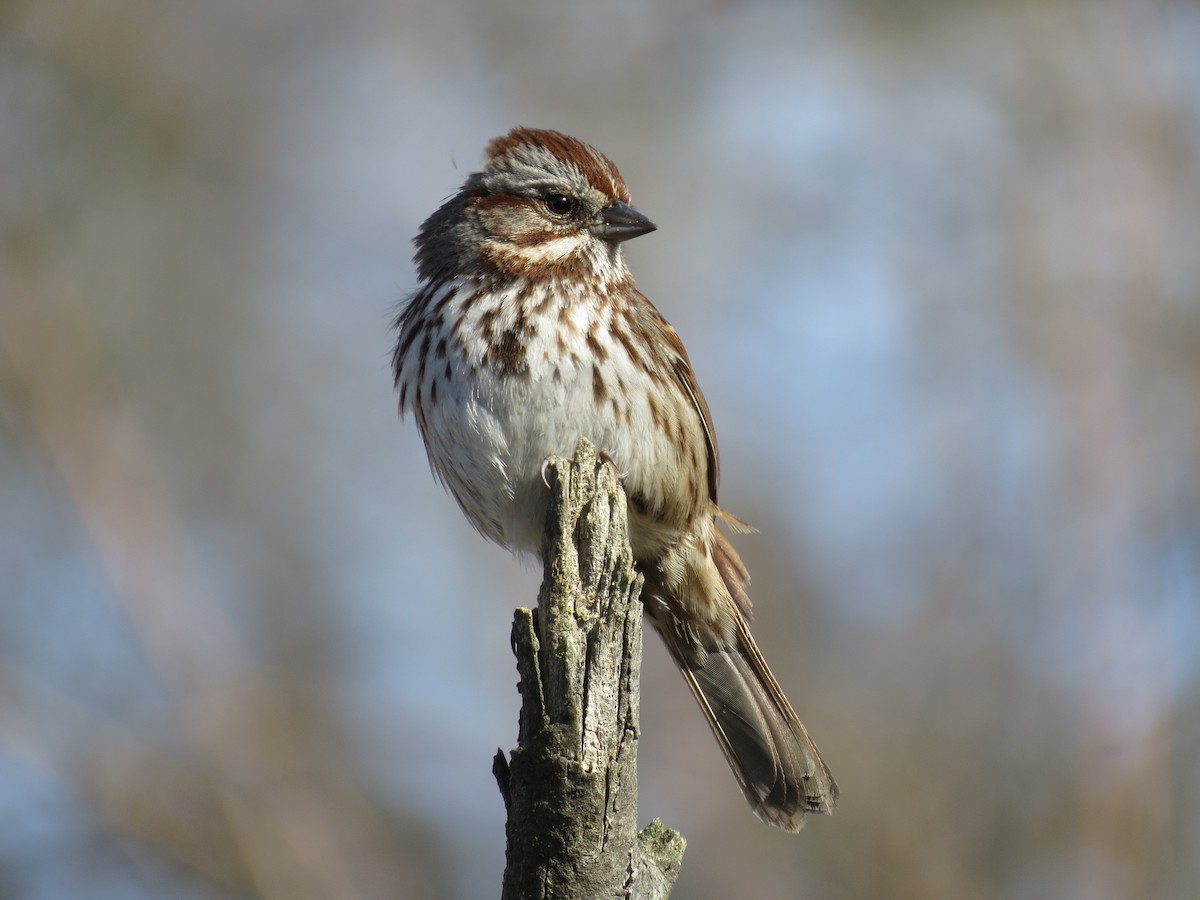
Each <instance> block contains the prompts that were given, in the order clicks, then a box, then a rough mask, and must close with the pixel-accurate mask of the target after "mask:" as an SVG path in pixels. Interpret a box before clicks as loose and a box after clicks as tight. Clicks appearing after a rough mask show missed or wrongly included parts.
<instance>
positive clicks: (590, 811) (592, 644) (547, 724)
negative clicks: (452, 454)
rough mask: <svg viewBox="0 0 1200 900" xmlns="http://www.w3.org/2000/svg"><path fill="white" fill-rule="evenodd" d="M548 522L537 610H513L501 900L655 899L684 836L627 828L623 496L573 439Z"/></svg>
mask: <svg viewBox="0 0 1200 900" xmlns="http://www.w3.org/2000/svg"><path fill="white" fill-rule="evenodd" d="M546 480H547V482H548V483H549V486H550V496H551V501H550V512H549V515H548V516H547V520H546V532H545V535H544V537H543V543H542V557H543V560H544V565H545V575H544V579H543V582H542V588H541V592H540V593H539V595H538V608H537V610H536V611H535V612H531V611H530V610H528V609H518V610H517V611H516V614H515V617H514V621H513V633H512V638H513V650H514V652H515V653H516V657H517V671H518V672H519V674H520V691H521V722H520V732H519V737H518V746H517V748H516V749H515V750H513V751H512V754H511V757H510V758H509V759H505V756H504V753H503V751H500V752H497V754H496V760H495V766H494V771H495V774H496V780H497V781H498V782H499V784H500V792H501V794H503V796H504V803H505V806H506V807H507V809H508V824H507V828H506V831H507V838H508V848H507V866H506V868H505V871H504V893H503V897H504V900H543V898H544V900H558V898H562V900H568V898H569V900H584V898H599V897H628V898H638V900H658V898H664V897H666V896H667V895H668V894H669V893H670V891H671V886H672V885H673V884H674V882H675V878H676V877H677V876H678V874H679V867H680V863H681V861H682V858H683V850H684V840H683V838H682V837H681V836H680V835H679V834H678V833H676V832H675V831H672V830H671V829H669V828H666V827H665V826H664V825H663V824H662V823H661V822H659V821H657V820H655V821H653V822H651V823H650V824H649V825H648V826H646V828H644V829H643V830H642V831H641V832H638V830H637V742H638V727H639V726H638V702H639V701H638V680H639V671H640V668H641V658H642V605H641V602H640V601H639V599H638V594H639V591H640V589H641V584H642V579H641V576H640V575H638V574H637V573H636V571H635V570H634V568H633V555H632V553H631V551H630V549H629V535H628V525H627V518H626V508H625V494H624V492H623V491H622V489H621V484H620V480H619V478H618V477H617V474H616V472H615V471H614V470H613V467H612V465H611V464H610V463H607V462H602V461H600V460H599V459H598V458H597V454H596V450H595V448H594V447H593V446H592V445H591V444H590V443H588V442H587V441H581V442H580V444H579V447H578V448H577V449H576V451H575V459H574V461H572V460H566V459H556V460H552V461H551V462H550V463H549V464H548V466H547V470H546Z"/></svg>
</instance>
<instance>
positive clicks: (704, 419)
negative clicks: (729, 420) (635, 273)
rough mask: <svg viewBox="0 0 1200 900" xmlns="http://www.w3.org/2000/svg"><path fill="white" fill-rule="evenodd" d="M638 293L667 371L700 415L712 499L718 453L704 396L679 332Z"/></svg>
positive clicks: (709, 494)
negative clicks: (643, 303)
mask: <svg viewBox="0 0 1200 900" xmlns="http://www.w3.org/2000/svg"><path fill="white" fill-rule="evenodd" d="M638 296H639V297H641V298H642V300H643V301H645V309H646V311H647V312H648V314H649V315H648V318H649V321H648V322H646V323H645V324H646V325H647V326H648V327H647V329H646V331H647V333H648V334H650V335H652V336H654V337H656V338H657V339H658V340H657V344H658V345H659V346H660V347H661V348H662V349H663V350H664V351H665V353H666V356H667V357H668V361H669V363H670V366H671V371H672V372H673V373H674V374H675V378H676V379H677V380H678V382H679V384H680V386H681V387H682V388H683V390H684V392H685V393H686V394H687V395H688V398H689V399H690V400H691V401H692V408H693V409H694V410H696V415H698V416H699V417H700V425H701V427H702V428H703V429H704V443H705V445H706V447H707V450H708V498H709V499H710V500H712V502H713V503H716V502H717V483H718V482H719V481H720V465H721V454H720V451H719V450H718V449H717V434H716V432H715V431H714V430H713V425H712V414H711V413H710V412H709V411H708V401H707V400H705V399H704V394H703V392H701V390H700V385H698V384H697V383H696V376H695V375H694V374H693V373H692V361H691V360H690V359H688V355H687V350H685V349H684V346H683V341H681V340H680V339H679V334H678V333H677V332H676V331H675V329H674V328H673V327H671V323H670V322H668V321H667V320H666V319H664V318H663V317H662V313H660V312H659V311H658V310H657V309H655V308H654V304H652V303H651V302H650V301H649V300H647V299H646V296H645V295H644V294H642V293H641V292H640V291H639V292H638Z"/></svg>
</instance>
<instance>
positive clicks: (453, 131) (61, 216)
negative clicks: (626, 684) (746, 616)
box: [0, 0, 1200, 900]
mask: <svg viewBox="0 0 1200 900" xmlns="http://www.w3.org/2000/svg"><path fill="white" fill-rule="evenodd" d="M1198 46H1200V7H1197V6H1196V5H1195V4H1192V3H1189V2H1185V0H1178V2H1173V3H1172V2H1161V3H1160V2H1138V3H1135V2H1128V3H1126V2H1116V0H1113V2H1104V0H1100V2H1093V0H1042V2H1028V3H1026V2H1017V3H1006V4H972V3H965V4H964V3H938V2H924V3H920V4H915V5H910V4H888V3H869V2H859V3H804V4H789V3H782V2H779V3H767V2H760V3H754V2H751V3H740V4H717V3H713V4H708V5H704V4H697V3H684V2H682V0H676V2H668V3H663V4H642V3H619V4H616V5H612V4H587V3H582V2H579V3H568V4H555V5H550V4H540V3H517V2H512V0H496V2H487V3H483V2H478V3H470V2H465V0H438V2H427V3H420V4H412V3H404V2H400V3H394V2H392V3H385V2H378V0H361V2H355V3H351V4H341V5H334V4H321V3H315V2H304V0H296V2H290V3H285V2H278V3H267V4H261V3H260V4H230V3H225V4H211V3H185V2H182V0H168V2H160V3H154V4H149V3H134V2H130V0H111V2H102V3H96V2H81V0H37V2H25V3H19V2H18V3H10V4H8V5H7V6H5V7H4V8H3V10H0V575H2V576H3V581H2V582H0V583H2V584H3V588H2V591H3V595H2V597H3V602H0V896H4V897H19V898H26V897H29V898H34V897H36V898H45V900H57V898H79V897H122V898H126V897H129V898H142V897H145V898H162V897H172V898H175V897H179V898H232V897H263V898H289V900H291V898H309V897H311V898H328V897H336V898H355V897H405V898H423V897H431V898H433V897H437V898H441V897H446V898H473V897H480V896H494V895H495V894H496V893H497V892H498V890H499V883H500V872H501V869H502V866H503V858H502V857H503V853H502V849H503V811H502V805H501V802H500V798H499V795H498V793H497V791H496V789H495V786H494V784H493V783H492V779H491V775H490V772H489V768H490V759H491V755H492V753H493V752H494V750H495V748H496V747H497V746H509V745H510V744H511V743H512V741H513V740H514V738H515V734H516V710H517V698H516V694H515V690H514V688H513V684H514V682H515V672H514V670H513V665H512V661H511V658H510V656H509V653H508V624H509V619H510V613H511V609H512V608H513V607H514V606H516V605H521V604H528V603H530V602H532V600H533V597H534V592H535V586H536V579H537V573H536V572H533V571H531V570H530V569H529V567H525V568H524V569H522V568H521V567H520V566H518V565H517V564H516V563H514V562H513V561H512V560H511V559H509V558H508V557H507V556H506V555H505V554H504V553H503V552H501V551H499V550H497V549H496V548H493V547H490V546H487V545H485V544H484V542H483V541H482V540H480V539H479V538H477V537H476V536H475V535H474V534H473V533H472V532H471V531H470V529H469V528H468V526H466V524H465V523H463V522H462V521H461V517H460V515H459V513H458V511H457V509H456V508H455V506H454V504H453V503H452V502H451V501H450V500H449V499H448V498H447V497H445V496H443V495H442V493H441V491H440V490H439V489H438V488H437V486H436V485H435V484H434V483H433V480H432V478H431V477H430V476H429V473H428V470H427V466H426V464H425V462H424V456H423V451H422V448H421V446H420V443H419V440H418V438H417V436H416V433H415V428H414V427H413V426H412V423H411V422H409V423H404V424H399V423H397V422H396V420H395V414H394V410H395V406H394V398H393V397H392V393H391V387H390V382H389V372H388V351H389V335H388V325H389V320H390V317H391V315H392V314H393V312H394V306H395V303H396V302H397V301H398V300H400V299H401V298H402V297H403V296H404V295H405V294H406V293H407V292H408V291H409V290H410V289H411V288H412V286H413V278H414V274H413V270H412V267H411V264H410V261H409V250H410V248H409V246H408V240H409V238H410V237H411V236H412V235H413V234H414V233H415V231H416V228H417V226H418V225H419V223H420V221H421V219H422V218H423V217H424V216H425V215H426V214H428V213H429V212H430V211H432V210H433V209H434V208H435V206H436V205H437V203H438V202H439V200H440V199H441V198H442V197H444V196H445V195H447V194H448V193H450V192H451V191H453V190H454V189H455V187H456V186H457V184H458V183H459V182H460V181H461V179H462V178H463V177H464V175H465V174H466V173H467V172H469V171H471V170H472V168H473V167H474V166H475V164H476V163H477V161H478V159H479V156H480V153H481V151H482V149H483V146H484V144H485V143H486V141H487V139H488V138H490V137H492V136H494V135H495V134H499V133H502V132H503V131H505V130H506V129H507V128H509V127H511V126H512V125H514V124H518V123H521V124H528V125H538V126H549V127H556V128H560V129H562V130H565V131H569V132H571V133H574V134H577V135H579V136H580V137H582V138H584V139H586V140H589V141H591V142H592V143H594V144H596V145H597V146H599V147H600V148H601V149H603V150H604V151H605V152H606V153H607V154H608V155H610V156H611V157H612V158H613V159H615V160H616V161H617V162H618V163H619V164H620V166H621V168H622V171H623V173H624V175H625V177H626V179H627V181H628V182H629V183H630V185H631V186H632V189H633V193H634V197H635V201H636V202H637V204H638V205H639V207H640V208H641V209H642V210H643V211H644V212H646V213H647V214H648V215H650V216H651V217H652V218H653V219H654V220H655V221H656V222H657V223H658V224H659V226H660V231H659V232H658V233H656V234H655V235H654V236H651V237H648V238H644V239H642V240H640V241H637V242H635V243H634V244H633V245H631V247H630V255H631V263H632V266H633V268H634V271H635V273H636V274H637V275H638V278H639V285H640V286H641V287H642V289H643V290H644V291H645V292H646V293H647V294H648V295H649V296H650V297H651V298H652V299H653V300H654V301H655V302H656V303H657V304H658V305H659V306H660V308H661V309H662V310H663V312H664V313H665V314H666V315H667V316H668V318H670V319H671V320H672V321H673V322H674V323H675V324H676V325H677V327H678V328H679V330H680V332H681V333H682V334H683V336H684V338H685V340H686V341H687V343H688V346H689V349H690V350H691V353H692V357H693V362H694V363H695V365H696V369H697V371H698V373H699V376H700V382H701V384H702V385H703V386H704V388H705V390H706V392H707V394H708V397H709V401H710V404H711V406H712V409H713V414H714V418H715V421H716V423H717V426H718V430H719V432H720V436H721V441H722V450H723V454H722V456H723V461H724V463H725V466H724V472H723V476H724V478H723V498H722V499H723V503H724V504H725V505H726V506H728V507H729V508H730V509H732V510H733V511H734V512H735V513H737V514H738V515H741V516H744V517H745V518H747V519H749V520H751V521H753V522H754V523H755V524H757V525H758V526H759V527H760V528H761V534H759V535H758V536H754V537H745V538H739V539H738V546H739V548H741V549H742V550H743V552H744V555H745V557H746V560H747V562H748V564H749V565H750V568H751V571H752V572H753V573H754V592H753V594H754V597H755V601H756V603H757V620H756V621H757V624H756V630H757V632H758V633H759V634H760V639H761V642H762V643H763V645H764V649H765V651H766V653H767V655H768V657H769V658H770V659H771V661H772V664H773V666H774V667H775V669H776V672H777V674H778V675H779V676H780V679H781V680H782V681H783V682H784V684H785V685H786V686H787V688H788V691H789V693H790V694H791V696H792V698H793V700H794V702H795V705H796V707H797V709H798V710H799V711H800V713H801V715H802V716H803V718H804V719H805V721H806V723H807V724H808V725H809V727H810V728H811V729H812V731H813V733H814V735H815V736H816V738H817V740H818V742H819V744H820V745H821V747H822V750H823V751H824V753H825V755H826V757H827V759H828V760H829V762H830V764H831V766H832V767H833V769H834V771H835V773H836V775H837V777H838V780H839V782H840V784H841V786H842V792H843V803H842V808H841V809H840V810H839V812H838V814H837V815H836V816H834V817H833V818H832V819H828V820H819V821H815V822H813V823H812V824H810V825H809V827H808V829H807V830H806V831H805V832H804V833H803V834H802V835H800V836H799V837H798V838H796V837H790V836H787V835H784V834H781V833H777V832H775V831H772V830H770V829H768V828H766V827H765V826H763V825H761V824H759V823H758V822H757V821H756V820H755V819H754V818H753V817H752V816H751V815H750V813H749V812H748V811H747V810H746V809H745V807H744V804H743V801H742V799H741V796H740V794H739V792H738V790H737V788H736V786H735V784H734V781H733V779H732V778H731V777H730V776H729V774H728V772H727V771H725V765H724V762H723V761H722V759H721V758H720V754H719V752H718V751H717V749H716V747H715V745H714V744H713V743H712V742H711V741H710V740H709V739H708V737H707V735H706V733H705V726H704V725H703V722H702V719H701V717H700V715H699V714H698V712H697V710H696V709H694V707H693V704H692V701H691V700H690V698H689V697H688V696H687V694H686V690H685V689H684V687H683V685H682V683H680V682H679V681H678V679H677V677H676V676H675V675H674V674H673V673H671V672H670V667H669V664H668V663H667V662H666V660H665V659H664V654H663V653H662V652H661V648H659V647H657V646H656V645H655V644H654V642H653V641H649V642H648V644H647V660H646V666H645V672H644V684H643V703H644V707H643V741H642V768H641V783H642V814H643V816H644V817H645V818H647V819H648V818H650V817H652V816H661V817H662V818H663V819H665V820H666V821H667V822H669V823H670V824H671V825H673V826H675V827H678V828H679V829H680V830H681V831H682V832H683V833H684V834H685V835H686V836H687V838H688V840H689V852H688V854H687V856H686V857H685V859H684V867H683V875H682V878H681V880H680V883H679V886H678V888H677V891H678V894H679V895H680V896H684V897H690V898H707V897H713V898H717V897H764V898H766V897H821V898H828V897H855V898H858V897H862V898H878V897H888V898H930V897H947V898H994V897H995V898H998V897H1012V898H1042V897H1078V898H1088V900H1093V898H1100V900H1104V898H1114V900H1116V898H1127V897H1139V898H1140V897H1164V898H1173V897H1178V898H1184V897H1191V896H1194V891H1195V885H1196V884H1200V854H1197V852H1196V848H1197V847H1200V803H1198V793H1200V765H1198V762H1200V690H1198V687H1200V483H1198V473H1200V179H1198V178H1197V177H1196V176H1197V173H1200V53H1197V51H1196V48H1197V47H1198ZM779 471H786V472H787V473H788V477H787V478H784V479H781V478H779V477H778V476H775V475H773V474H772V473H773V472H779ZM796 472H799V473H801V474H800V475H799V477H798V478H797V476H796V475H795V473H796Z"/></svg>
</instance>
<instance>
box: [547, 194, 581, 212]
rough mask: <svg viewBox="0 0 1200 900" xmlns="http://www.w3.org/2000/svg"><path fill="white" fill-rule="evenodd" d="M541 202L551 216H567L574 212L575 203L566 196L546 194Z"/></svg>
mask: <svg viewBox="0 0 1200 900" xmlns="http://www.w3.org/2000/svg"><path fill="white" fill-rule="evenodd" d="M543 202H544V203H545V204H546V209H548V210H549V211H550V213H551V215H555V216H569V215H570V214H571V213H572V212H573V211H574V210H575V201H574V200H573V199H572V198H570V197H568V196H567V195H566V194H547V195H546V197H545V199H544V201H543Z"/></svg>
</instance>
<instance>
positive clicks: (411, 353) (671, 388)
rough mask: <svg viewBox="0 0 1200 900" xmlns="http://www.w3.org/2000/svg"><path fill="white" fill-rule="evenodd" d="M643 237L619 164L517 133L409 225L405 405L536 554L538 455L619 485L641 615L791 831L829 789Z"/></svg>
mask: <svg viewBox="0 0 1200 900" xmlns="http://www.w3.org/2000/svg"><path fill="white" fill-rule="evenodd" d="M655 227H656V226H655V225H654V224H653V223H652V222H651V221H650V220H649V219H647V218H646V217H645V216H643V215H642V214H641V213H639V212H638V211H637V210H636V209H634V208H633V207H632V206H630V197H629V189H628V188H627V187H626V186H625V182H624V180H623V179H622V178H621V175H620V173H619V172H618V171H617V167H616V166H615V165H613V163H612V162H611V161H610V160H609V159H608V158H607V157H605V156H604V155H602V154H601V153H599V152H597V151H596V150H594V149H593V148H592V147H590V146H588V145H587V144H584V143H582V142H581V141H578V140H576V139H574V138H571V137H568V136H566V135H564V134H559V133H558V132H555V131H543V130H535V129H529V128H516V129H514V130H512V131H511V132H509V133H508V134H507V135H505V136H503V137H500V138H496V139H495V140H493V141H492V142H491V144H490V145H489V146H488V150H487V161H486V164H485V166H484V169H483V171H482V172H477V173H475V174H473V175H471V176H470V177H469V178H467V180H466V183H465V184H464V185H463V186H462V189H461V190H460V191H459V192H458V193H457V194H455V195H454V196H453V197H451V198H450V199H449V200H447V201H446V202H445V203H444V204H442V206H441V208H440V209H438V210H437V211H436V212H435V213H434V214H433V215H431V216H430V217H429V218H428V219H427V220H426V221H425V223H424V224H423V225H422V226H421V230H420V234H419V235H418V236H417V238H416V241H415V244H416V247H417V253H416V263H417V267H418V270H419V275H420V279H421V286H420V288H419V289H418V290H417V291H416V293H415V294H414V295H413V296H412V298H411V299H410V300H409V301H408V303H407V305H405V307H404V308H403V310H402V312H401V313H400V316H399V318H398V319H397V322H396V328H397V330H398V332H399V339H398V341H397V343H396V349H395V354H394V357H393V366H394V371H395V377H396V387H397V389H398V390H399V392H400V411H401V414H403V413H404V411H405V410H408V409H411V410H412V411H413V414H414V415H415V417H416V420H417V426H418V428H419V429H420V432H421V436H422V438H424V440H425V447H426V450H427V451H428V453H429V460H430V463H431V464H432V467H433V470H434V472H435V473H436V475H437V477H438V478H439V479H440V480H441V481H442V482H443V483H444V484H445V485H446V486H447V487H448V488H449V489H450V492H451V493H452V494H453V495H454V497H455V499H456V500H457V501H458V504H459V506H461V507H462V509H463V512H465V513H466V515H467V518H468V519H470V521H471V523H472V524H473V525H474V526H475V527H476V528H477V529H478V530H479V531H480V532H481V533H482V534H483V535H484V536H485V537H488V538H490V539H491V540H493V541H496V542H498V543H500V544H503V545H504V546H506V547H510V548H513V549H515V550H519V551H525V552H531V553H538V552H539V549H540V538H541V534H542V528H543V524H544V519H545V515H546V511H547V501H548V496H549V495H548V491H547V489H546V486H545V484H544V483H543V480H542V467H543V464H544V462H545V460H546V459H547V457H550V456H553V455H559V456H566V455H570V454H571V452H572V451H573V450H574V448H575V444H576V442H577V441H578V440H579V438H580V437H587V438H588V439H589V440H591V441H592V443H594V444H595V445H596V446H597V447H599V448H601V449H602V450H603V451H604V452H606V453H607V454H608V455H609V457H611V459H612V460H613V461H614V462H615V464H616V467H617V469H618V471H620V472H621V473H622V476H623V479H624V486H625V490H626V493H627V495H628V498H629V514H630V536H631V543H632V546H633V553H634V558H635V560H636V563H637V565H638V567H639V569H640V571H641V572H642V574H643V576H644V579H645V583H644V587H643V590H642V601H643V603H644V606H645V609H646V612H647V614H648V615H649V617H650V620H651V621H652V622H653V624H654V626H655V628H656V629H657V630H658V632H659V634H661V635H662V637H663V639H664V640H665V642H666V645H667V647H668V648H669V650H670V653H671V656H672V657H673V658H674V660H675V662H676V664H677V665H678V666H679V670H680V671H681V672H682V673H683V676H684V678H685V679H686V680H687V683H688V686H689V687H690V688H691V690H692V693H693V694H694V695H695V697H696V699H697V700H698V701H699V703H700V707H701V709H703V711H704V714H705V716H707V718H708V722H709V724H710V725H711V726H712V729H713V732H714V733H715V734H716V736H717V740H718V741H719V742H720V744H721V749H722V750H723V751H724V752H725V756H726V758H727V759H728V760H729V764H730V766H731V767H732V768H733V771H734V773H735V774H736V775H737V779H738V782H739V783H740V784H741V787H742V791H743V792H744V793H745V795H746V798H747V799H748V800H749V801H750V805H751V806H752V807H753V808H754V811H755V812H756V813H757V814H758V815H759V817H760V818H762V819H764V820H765V821H767V822H770V823H772V824H774V825H778V826H779V827H780V828H784V829H787V830H788V831H798V830H799V829H800V827H801V825H803V824H804V817H805V814H806V813H810V812H830V811H831V810H832V809H833V806H834V803H835V802H836V800H837V795H838V790H837V786H836V785H835V784H834V781H833V778H832V777H831V776H830V774H829V770H828V768H826V766H825V763H824V762H823V761H822V759H821V755H820V753H818V752H817V748H816V746H815V745H814V744H813V742H812V740H811V739H810V738H809V736H808V732H807V731H805V729H804V726H803V725H802V724H801V723H800V719H799V718H797V716H796V714H795V712H793V711H792V707H791V705H790V704H789V703H788V701H787V698H786V697H784V695H783V691H782V690H781V689H780V687H779V684H778V682H776V680H775V678H774V676H773V675H772V674H771V670H770V669H768V668H767V664H766V662H765V661H764V660H763V658H762V654H761V653H759V650H758V647H757V646H756V645H755V643H754V639H753V638H752V637H751V636H750V630H749V620H750V599H749V597H748V596H747V594H746V586H747V583H748V581H749V576H748V574H747V572H746V569H745V567H744V566H743V565H742V561H741V559H739V558H738V555H737V553H736V552H735V551H734V549H733V547H732V546H731V545H730V543H729V541H728V540H727V539H726V538H725V536H724V535H723V534H722V533H721V532H720V531H719V530H718V529H717V526H716V523H717V520H718V519H719V520H722V521H723V522H725V523H726V524H727V525H728V526H730V527H731V528H733V529H734V530H738V528H739V526H740V525H741V523H740V522H739V520H737V519H735V518H733V517H732V516H730V515H729V514H727V513H726V512H725V511H724V510H722V509H720V508H719V507H718V506H717V440H716V436H715V434H714V433H713V427H712V418H711V416H710V414H709V410H708V404H707V403H706V402H705V400H704V395H703V394H701V393H700V388H699V386H697V384H696V379H695V376H694V375H693V374H692V367H691V363H690V362H689V361H688V355H687V352H686V351H685V350H684V348H683V344H682V343H681V342H680V340H679V336H678V335H677V334H676V333H675V329H674V328H672V327H671V326H670V325H669V324H668V323H667V321H666V320H665V319H664V318H663V317H662V316H661V315H660V314H659V312H658V310H657V309H655V308H654V307H653V306H652V305H651V303H650V301H649V300H647V299H646V298H645V297H644V296H643V295H642V294H641V293H639V292H638V290H637V288H635V287H634V284H633V276H632V275H631V274H630V272H629V269H628V268H627V267H626V265H625V260H624V256H623V253H622V250H621V243H622V241H626V240H628V239H629V238H634V237H637V236H638V235H642V234H646V233H647V232H650V231H653V230H654V229H655Z"/></svg>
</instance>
